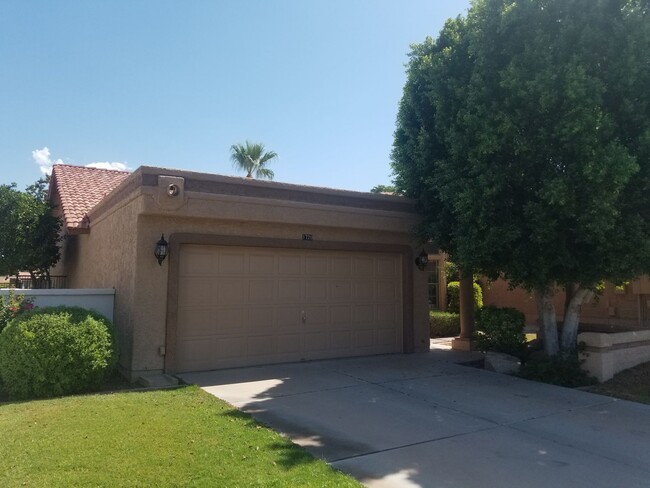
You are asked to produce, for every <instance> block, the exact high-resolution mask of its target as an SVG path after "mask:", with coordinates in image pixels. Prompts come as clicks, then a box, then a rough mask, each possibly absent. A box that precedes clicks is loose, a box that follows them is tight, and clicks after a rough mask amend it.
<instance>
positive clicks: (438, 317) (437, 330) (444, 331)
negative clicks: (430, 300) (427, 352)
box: [429, 311, 460, 337]
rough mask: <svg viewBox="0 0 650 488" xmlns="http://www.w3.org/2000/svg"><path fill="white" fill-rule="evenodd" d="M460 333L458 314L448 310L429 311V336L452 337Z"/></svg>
mask: <svg viewBox="0 0 650 488" xmlns="http://www.w3.org/2000/svg"><path fill="white" fill-rule="evenodd" d="M458 334H460V315H458V314H457V313H450V312H438V311H431V312H429V336H430V337H452V336H454V337H455V336H457V335H458Z"/></svg>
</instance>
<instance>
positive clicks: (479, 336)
mask: <svg viewBox="0 0 650 488" xmlns="http://www.w3.org/2000/svg"><path fill="white" fill-rule="evenodd" d="M525 326H526V317H525V315H524V314H523V313H522V312H520V311H519V310H516V309H514V308H507V307H506V308H498V307H494V306H488V307H485V308H482V309H481V310H479V311H478V313H477V315H476V332H475V333H474V338H475V339H476V345H477V347H478V348H479V349H480V350H481V351H495V352H503V353H506V354H510V355H512V356H517V357H520V358H521V357H523V355H524V353H525V351H526V335H525V334H524V327H525Z"/></svg>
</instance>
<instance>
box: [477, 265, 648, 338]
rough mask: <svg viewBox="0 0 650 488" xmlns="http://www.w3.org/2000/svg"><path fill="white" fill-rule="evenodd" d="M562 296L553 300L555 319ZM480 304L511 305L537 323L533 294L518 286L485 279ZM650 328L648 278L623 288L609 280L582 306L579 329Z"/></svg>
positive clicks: (560, 294) (562, 302)
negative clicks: (510, 287) (601, 289)
mask: <svg viewBox="0 0 650 488" xmlns="http://www.w3.org/2000/svg"><path fill="white" fill-rule="evenodd" d="M564 300H565V295H564V292H562V291H561V290H560V291H559V292H558V293H557V296H556V299H555V310H556V312H557V314H558V320H562V314H563V311H564ZM483 304H484V305H495V306H498V307H513V308H516V309H518V310H521V311H522V312H524V313H525V314H526V322H527V323H529V324H536V323H537V318H538V314H537V305H536V303H535V299H534V297H532V296H531V295H530V294H529V293H527V292H526V291H525V290H523V289H521V288H515V289H514V290H510V289H509V288H508V284H507V283H506V282H505V281H503V280H497V281H494V282H487V281H485V282H484V284H483ZM639 329H650V279H648V277H642V278H640V279H638V280H636V281H634V282H632V283H630V284H628V285H625V286H623V287H616V286H614V285H612V284H610V283H607V284H606V285H605V288H604V290H603V292H602V294H601V295H598V296H596V298H594V299H593V300H592V301H591V302H589V303H586V304H584V305H583V306H582V310H581V313H580V330H581V331H598V332H601V331H602V332H607V331H613V332H624V331H631V330H639Z"/></svg>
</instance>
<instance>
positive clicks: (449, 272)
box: [445, 260, 460, 283]
mask: <svg viewBox="0 0 650 488" xmlns="http://www.w3.org/2000/svg"><path fill="white" fill-rule="evenodd" d="M445 279H446V281H447V283H451V282H452V281H458V280H459V279H460V270H459V269H458V266H456V263H453V262H451V261H449V260H447V261H445Z"/></svg>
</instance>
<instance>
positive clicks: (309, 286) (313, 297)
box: [305, 279, 327, 303]
mask: <svg viewBox="0 0 650 488" xmlns="http://www.w3.org/2000/svg"><path fill="white" fill-rule="evenodd" d="M305 301H306V302H307V303H310V302H314V301H327V280H312V279H309V280H307V281H306V282H305Z"/></svg>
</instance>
